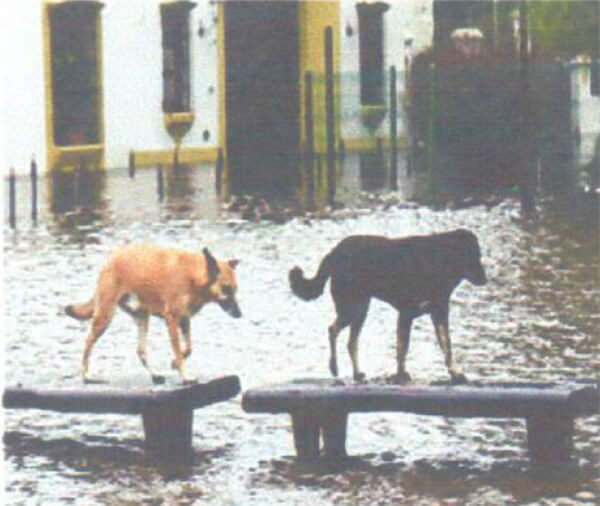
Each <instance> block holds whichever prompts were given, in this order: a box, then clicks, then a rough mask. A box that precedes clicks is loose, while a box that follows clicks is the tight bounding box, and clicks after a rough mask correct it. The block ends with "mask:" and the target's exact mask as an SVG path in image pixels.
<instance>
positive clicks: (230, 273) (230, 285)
mask: <svg viewBox="0 0 600 506" xmlns="http://www.w3.org/2000/svg"><path fill="white" fill-rule="evenodd" d="M202 253H204V258H205V260H206V268H207V270H208V279H209V285H208V293H209V297H210V300H212V301H214V302H216V303H217V304H219V306H221V309H223V311H225V312H226V313H227V314H228V315H230V316H232V317H233V318H239V317H240V316H242V311H241V310H240V306H239V305H238V303H237V299H236V298H235V293H236V292H237V280H236V277H235V268H236V266H237V264H238V263H239V260H228V261H221V260H217V259H216V258H215V257H213V256H212V254H211V253H210V251H208V248H204V249H203V250H202Z"/></svg>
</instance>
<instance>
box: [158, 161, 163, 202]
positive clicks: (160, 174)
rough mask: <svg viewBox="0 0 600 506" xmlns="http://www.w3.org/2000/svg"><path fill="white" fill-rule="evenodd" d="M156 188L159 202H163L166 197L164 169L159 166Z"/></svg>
mask: <svg viewBox="0 0 600 506" xmlns="http://www.w3.org/2000/svg"><path fill="white" fill-rule="evenodd" d="M156 186H157V190H158V200H159V201H161V202H162V199H163V196H164V182H163V168H162V165H158V167H157V168H156Z"/></svg>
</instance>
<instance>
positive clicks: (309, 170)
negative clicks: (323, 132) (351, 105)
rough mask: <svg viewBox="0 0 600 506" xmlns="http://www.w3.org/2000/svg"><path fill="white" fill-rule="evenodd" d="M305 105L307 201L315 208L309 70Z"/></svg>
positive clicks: (306, 76)
mask: <svg viewBox="0 0 600 506" xmlns="http://www.w3.org/2000/svg"><path fill="white" fill-rule="evenodd" d="M304 84H305V90H304V94H305V97H304V105H305V108H306V111H305V125H304V127H305V130H306V154H305V155H306V156H305V160H306V166H305V171H306V172H305V175H306V193H307V195H306V201H307V208H308V209H309V210H311V211H312V210H313V209H314V202H315V181H314V172H313V157H314V153H315V138H314V131H313V108H312V72H310V71H308V72H306V74H305V75H304Z"/></svg>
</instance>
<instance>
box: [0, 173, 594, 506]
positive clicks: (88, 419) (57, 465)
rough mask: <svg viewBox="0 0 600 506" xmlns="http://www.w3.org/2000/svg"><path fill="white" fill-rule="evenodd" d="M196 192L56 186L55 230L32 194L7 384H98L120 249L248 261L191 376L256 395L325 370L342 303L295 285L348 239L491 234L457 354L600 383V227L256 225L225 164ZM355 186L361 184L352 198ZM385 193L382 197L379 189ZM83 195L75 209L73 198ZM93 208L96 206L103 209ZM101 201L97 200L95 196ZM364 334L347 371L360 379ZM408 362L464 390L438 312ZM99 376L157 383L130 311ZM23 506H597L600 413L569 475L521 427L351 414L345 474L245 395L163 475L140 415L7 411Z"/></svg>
mask: <svg viewBox="0 0 600 506" xmlns="http://www.w3.org/2000/svg"><path fill="white" fill-rule="evenodd" d="M184 179H185V184H184V185H179V186H178V185H177V184H176V182H175V183H174V182H173V181H167V182H166V188H165V195H164V198H163V200H162V201H159V199H158V198H157V195H156V190H155V183H156V179H155V175H154V172H152V171H148V172H140V173H139V174H138V175H136V178H135V179H133V180H131V179H129V178H128V177H127V174H126V173H125V172H123V173H121V172H118V171H115V172H113V173H111V175H110V176H109V177H107V178H106V179H105V180H104V181H103V183H102V189H101V191H100V192H99V193H98V194H97V195H84V198H83V199H82V200H81V201H80V203H79V204H78V203H77V202H75V203H73V196H72V195H70V196H69V198H70V199H71V200H69V201H67V200H63V197H60V196H53V195H51V193H52V192H51V189H50V185H49V184H47V181H45V180H42V181H41V182H40V209H39V216H38V220H37V224H35V225H34V224H33V223H32V222H31V220H30V217H29V212H30V211H29V207H28V206H29V201H28V199H27V198H25V197H24V196H27V195H28V186H27V182H24V183H23V184H22V185H21V184H20V183H21V182H20V183H19V184H20V186H18V192H20V193H18V195H19V196H20V197H19V204H18V208H17V217H18V219H17V226H16V228H15V229H11V228H10V227H9V226H8V224H7V223H5V228H4V293H5V299H4V300H5V330H4V346H5V378H4V381H5V383H6V384H8V385H16V384H18V383H21V384H23V385H26V386H35V387H60V388H63V387H67V386H73V387H77V388H84V387H83V386H82V384H81V381H80V378H79V369H80V361H81V353H82V350H83V341H84V337H85V333H86V331H87V325H86V324H84V323H80V322H77V321H75V320H72V319H70V318H68V317H66V316H65V315H64V313H63V309H62V308H63V307H64V305H65V304H68V303H70V302H74V301H83V300H86V299H87V298H89V296H90V295H91V293H92V290H93V289H94V285H95V281H96V276H97V272H98V269H99V267H100V266H101V264H102V263H103V261H104V259H105V258H106V256H107V255H108V254H109V252H111V251H112V250H113V249H114V248H115V247H116V246H119V245H121V244H124V243H127V242H133V241H136V242H138V241H143V242H151V243H158V244H161V245H164V246H175V247H179V248H186V249H190V250H198V251H200V250H201V249H202V248H203V247H204V246H208V247H209V248H210V250H211V251H212V252H213V253H214V254H215V255H216V256H219V257H225V258H239V259H240V260H241V263H240V265H239V266H238V270H237V275H238V282H239V292H238V298H239V303H240V306H241V309H242V311H243V313H244V316H243V318H241V319H233V318H230V317H229V316H228V315H227V314H225V313H224V312H223V311H221V309H220V308H219V307H218V306H216V305H213V306H207V307H206V308H205V309H203V310H202V311H201V313H200V314H198V315H197V316H196V317H195V318H194V319H193V320H192V336H193V346H194V349H193V353H192V355H191V357H190V358H189V362H188V371H189V372H190V373H192V374H195V375H198V376H200V377H201V378H206V379H209V378H214V377H218V376H222V375H229V374H237V375H239V377H240V380H241V383H242V388H243V389H248V388H252V387H258V386H264V385H265V384H269V383H277V382H285V381H288V380H291V379H297V378H324V377H328V376H329V372H328V367H327V356H328V342H327V326H328V325H329V324H330V323H331V321H332V318H333V314H334V313H333V306H332V302H331V300H330V298H329V295H328V292H326V294H325V295H324V296H322V297H321V298H319V299H317V300H316V301H312V302H309V303H307V302H304V301H301V300H299V299H297V298H295V297H294V296H293V295H292V294H291V292H290V289H289V287H288V282H287V273H288V270H289V269H290V268H291V267H293V266H294V265H296V264H298V265H301V266H302V267H303V268H304V269H305V271H307V272H308V273H310V274H312V273H313V272H314V271H315V270H316V268H317V266H318V263H319V261H320V259H321V258H322V256H323V255H324V254H325V253H326V252H327V251H328V250H329V249H330V248H331V247H332V246H333V245H335V244H336V243H337V241H339V240H340V239H342V238H343V237H345V236H347V235H349V234H356V233H372V234H385V235H388V236H402V235H408V234H427V233H432V232H442V231H446V230H450V229H454V228H458V227H464V228H468V229H471V230H472V231H474V232H475V233H476V234H477V236H478V237H479V241H480V243H481V246H482V254H483V262H484V265H485V268H486V270H487V275H488V278H489V282H488V284H487V285H485V286H482V287H475V286H472V285H470V284H468V283H467V282H463V283H462V284H461V285H460V286H459V287H458V289H457V290H456V291H455V293H454V296H453V298H452V302H451V313H450V326H451V337H452V344H453V348H454V350H455V354H456V357H457V359H458V361H459V363H460V364H461V365H462V367H463V368H464V370H465V373H466V374H467V376H468V377H469V379H470V380H472V381H478V382H482V383H494V382H517V381H519V382H521V381H522V382H526V381H531V382H548V383H559V384H562V383H565V382H573V381H587V382H590V381H592V382H596V381H598V378H599V372H600V353H599V351H600V349H599V338H598V328H599V326H600V310H599V308H600V285H599V283H598V281H599V280H598V273H599V268H600V258H599V253H598V230H597V228H596V226H595V225H594V226H588V225H586V222H585V221H584V220H581V221H578V219H577V216H574V217H571V219H569V220H566V219H563V217H562V216H561V215H560V213H556V212H554V211H552V210H551V209H550V208H546V207H544V206H542V209H541V214H540V217H539V219H538V220H537V221H536V222H533V221H522V220H521V219H520V218H519V206H518V201H516V200H514V199H512V198H511V197H510V196H505V197H502V198H500V199H498V200H497V201H496V202H494V203H493V204H494V205H490V204H489V203H488V205H484V204H482V205H474V206H469V207H465V208H462V209H454V210H449V209H448V208H447V207H445V206H441V207H438V208H432V207H427V206H425V205H418V204H411V205H408V204H407V203H406V201H405V198H404V195H403V194H402V192H400V193H397V194H392V195H383V196H381V197H380V198H365V196H364V195H362V198H360V197H361V195H360V194H359V193H357V195H356V197H357V198H353V199H350V198H348V201H347V205H346V206H345V207H344V208H342V209H339V210H336V211H334V212H333V213H327V214H325V215H324V216H323V217H311V216H307V215H304V216H296V217H291V218H290V217H287V218H286V219H282V220H276V221H280V222H283V223H276V222H274V221H271V220H262V221H261V220H245V219H242V217H241V216H240V213H235V212H227V211H225V210H224V209H223V206H222V203H221V202H220V201H219V200H218V199H215V198H214V189H213V188H214V181H213V178H212V172H211V171H210V170H209V169H208V168H199V169H194V170H190V171H189V173H186V174H185V176H184ZM340 191H343V189H342V190H340ZM367 197H368V196H367ZM64 198H65V199H66V198H67V197H64ZM90 202H91V204H90ZM82 203H83V204H82ZM395 325H396V314H395V312H394V311H393V310H392V309H391V308H390V307H388V306H386V305H384V304H382V303H380V302H378V301H372V303H371V306H370V312H369V315H368V317H367V320H366V323H365V326H364V328H363V331H362V334H361V340H360V359H361V365H362V369H363V371H364V372H365V373H366V374H367V377H368V378H369V379H370V380H371V381H376V380H377V379H378V378H379V379H380V378H383V377H386V376H388V375H390V374H392V373H393V372H394V370H395ZM345 342H346V334H343V335H342V336H340V343H339V351H338V353H339V367H340V374H341V376H343V377H344V379H345V380H346V381H348V382H351V379H350V377H351V366H350V360H349V358H348V355H347V353H346V349H345V348H346V346H345ZM149 352H150V362H151V364H152V366H153V367H154V368H155V369H158V370H160V371H165V372H166V374H167V381H168V382H169V383H172V384H176V383H177V381H178V378H177V376H176V373H175V372H173V371H171V370H170V369H169V367H170V361H171V351H170V348H169V343H168V339H167V336H166V331H165V328H164V323H163V322H162V321H160V320H158V319H152V320H151V322H150V334H149ZM407 368H408V371H409V372H410V373H411V375H412V377H413V381H414V382H415V383H422V384H427V383H431V382H436V381H447V379H448V378H447V373H446V370H445V367H444V364H443V360H442V354H441V352H440V350H439V348H438V345H437V343H436V339H435V335H434V333H433V329H432V326H431V323H430V321H429V319H428V318H427V317H421V318H419V319H418V320H416V322H415V325H414V329H413V334H412V340H411V348H410V351H409V355H408V360H407ZM91 373H92V374H93V375H95V376H99V377H102V378H106V379H108V381H109V383H113V384H114V385H123V384H134V385H136V386H138V387H139V386H143V385H144V384H148V388H150V387H151V384H150V381H149V379H148V378H147V375H146V374H145V372H144V370H143V368H142V366H141V365H140V363H139V361H138V358H137V355H136V327H135V325H134V324H133V322H132V321H131V319H130V318H129V317H128V316H126V315H124V314H122V313H118V314H117V315H116V316H115V318H114V320H113V323H112V325H111V326H110V327H109V330H108V331H107V333H106V334H105V335H104V336H103V337H102V339H100V341H99V342H98V344H97V346H96V348H95V350H94V354H93V356H92V360H91ZM4 416H5V433H4V452H5V455H4V473H5V487H6V490H5V501H4V503H5V504H11V505H18V504H27V505H29V504H40V505H42V504H43V505H48V504H76V505H86V506H88V505H96V504H99V505H100V504H110V505H133V504H148V505H159V504H163V505H172V504H182V505H183V504H197V505H205V504H206V505H257V506H258V505H260V506H265V505H273V504H298V505H306V504H312V505H327V504H355V505H376V504H381V505H383V504H411V505H412V504H416V505H438V504H456V505H458V504H461V505H462V504H472V505H480V504H489V505H498V504H536V505H537V504H548V505H571V504H590V505H591V504H598V502H600V431H599V425H600V417H598V416H594V417H587V418H580V419H578V420H577V421H576V423H575V436H574V445H575V448H574V460H573V462H572V463H571V464H570V465H568V466H567V467H561V468H560V469H546V468H543V469H538V468H534V467H532V466H530V462H529V459H528V455H527V450H526V428H525V423H524V421H523V420H517V419H478V418H474V419H458V418H443V417H427V416H416V415H410V414H401V413H374V414H355V415H351V416H350V419H349V423H348V440H347V450H348V453H349V454H350V455H351V456H352V458H350V459H348V460H346V461H343V462H338V463H331V462H330V463H327V464H325V463H321V464H314V463H312V464H311V463H302V462H298V461H296V459H295V457H294V450H293V441H292V435H291V424H290V419H289V417H288V416H284V415H262V414H260V415H258V414H257V415H249V414H246V413H244V412H243V410H242V409H241V405H240V396H238V397H236V398H234V399H231V400H229V401H227V402H224V403H221V404H216V405H213V406H210V407H207V408H203V409H199V410H197V411H196V412H195V417H194V437H193V444H194V453H193V457H192V460H191V462H187V463H179V464H176V463H157V462H155V461H154V460H153V459H151V458H150V457H148V456H146V455H145V454H144V450H143V440H142V436H143V431H142V424H141V420H140V417H138V416H121V415H98V414H94V415H91V414H87V415H86V414H60V413H54V412H51V411H44V412H42V411H35V410H27V411H25V410H8V411H5V415H4Z"/></svg>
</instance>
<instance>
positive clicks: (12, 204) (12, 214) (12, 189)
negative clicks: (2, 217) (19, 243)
mask: <svg viewBox="0 0 600 506" xmlns="http://www.w3.org/2000/svg"><path fill="white" fill-rule="evenodd" d="M16 185H17V179H16V176H15V169H14V168H13V167H11V168H10V173H9V175H8V206H9V207H8V222H9V224H10V226H11V228H15V226H16V225H17V188H16Z"/></svg>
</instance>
